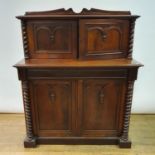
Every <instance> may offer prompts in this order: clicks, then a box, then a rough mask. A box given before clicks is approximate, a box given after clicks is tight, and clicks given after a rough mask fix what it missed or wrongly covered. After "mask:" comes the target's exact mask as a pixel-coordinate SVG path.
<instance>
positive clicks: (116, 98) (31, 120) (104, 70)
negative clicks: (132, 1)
mask: <svg viewBox="0 0 155 155" xmlns="http://www.w3.org/2000/svg"><path fill="white" fill-rule="evenodd" d="M138 17H139V16H137V15H131V13H130V12H129V11H104V10H99V9H90V10H88V9H83V10H82V11H81V12H80V13H75V12H74V11H73V10H72V9H67V10H65V9H58V10H52V11H42V12H26V13H25V15H24V16H17V18H18V19H20V20H21V25H22V26H21V27H22V36H23V46H24V56H25V58H24V59H23V60H21V61H20V62H19V63H17V64H16V65H15V67H16V68H17V70H18V77H19V80H21V83H22V92H23V103H24V111H25V120H26V133H27V136H26V139H25V141H24V146H25V147H35V146H36V145H37V144H118V145H119V146H120V147H121V148H130V147H131V141H130V140H129V139H128V130H129V120H130V112H131V104H132V94H133V85H134V81H135V80H136V79H137V71H138V68H139V67H140V66H142V64H141V63H139V62H137V61H135V60H134V59H133V58H132V52H133V37H134V25H135V21H136V19H137V18H138Z"/></svg>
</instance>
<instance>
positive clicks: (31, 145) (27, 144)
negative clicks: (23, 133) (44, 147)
mask: <svg viewBox="0 0 155 155" xmlns="http://www.w3.org/2000/svg"><path fill="white" fill-rule="evenodd" d="M24 147H25V148H34V147H36V139H35V138H32V139H29V138H27V137H26V138H25V140H24Z"/></svg>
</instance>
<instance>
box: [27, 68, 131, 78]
mask: <svg viewBox="0 0 155 155" xmlns="http://www.w3.org/2000/svg"><path fill="white" fill-rule="evenodd" d="M127 72H128V71H127V69H99V68H97V69H78V68H76V69H71V68H66V69H65V68H64V69H28V71H27V75H28V79H52V78H56V79H58V78H61V79H62V78H75V79H78V78H122V79H125V78H127Z"/></svg>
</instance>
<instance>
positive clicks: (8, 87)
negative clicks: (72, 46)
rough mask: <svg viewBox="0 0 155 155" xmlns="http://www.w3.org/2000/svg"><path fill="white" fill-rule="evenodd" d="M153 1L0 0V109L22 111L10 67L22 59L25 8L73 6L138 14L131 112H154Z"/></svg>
mask: <svg viewBox="0 0 155 155" xmlns="http://www.w3.org/2000/svg"><path fill="white" fill-rule="evenodd" d="M154 6H155V1H153V0H151V1H148V0H137V1H136V0H96V1H95V0H85V1H83V0H31V1H24V0H0V112H23V105H22V95H21V87H20V82H19V81H18V79H17V73H16V69H15V68H13V67H12V65H14V64H15V63H16V62H17V61H19V60H20V59H22V58H23V48H22V38H21V30H20V22H19V21H18V20H17V19H15V16H16V15H22V14H24V12H25V11H35V10H36V11H41V10H52V9H58V8H66V9H68V8H70V7H72V8H73V10H74V11H75V12H79V11H81V9H82V8H84V7H85V8H88V9H89V8H91V7H93V8H98V9H105V10H130V11H131V12H132V13H133V14H138V15H141V18H139V19H138V20H137V23H136V29H135V42H134V55H133V56H134V58H136V59H137V60H139V61H140V62H142V63H144V65H145V67H143V68H140V70H139V75H138V80H137V81H136V83H135V89H134V98H133V107H132V112H133V113H155V69H153V68H154V66H155V8H154Z"/></svg>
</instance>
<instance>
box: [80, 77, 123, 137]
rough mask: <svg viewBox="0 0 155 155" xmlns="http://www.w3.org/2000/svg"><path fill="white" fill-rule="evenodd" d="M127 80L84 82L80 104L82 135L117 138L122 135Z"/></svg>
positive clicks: (82, 83)
mask: <svg viewBox="0 0 155 155" xmlns="http://www.w3.org/2000/svg"><path fill="white" fill-rule="evenodd" d="M125 84H126V82H125V80H119V79H118V80H117V79H116V80H113V79H111V80H110V79H107V80H106V79H103V80H99V79H98V80H91V79H90V80H83V81H82V82H81V88H82V89H81V91H82V94H83V98H82V100H81V102H79V107H80V108H79V109H80V110H79V113H80V114H79V115H80V116H81V118H80V120H79V122H80V129H81V131H80V135H81V136H84V137H85V136H89V137H96V136H100V137H102V136H103V137H106V136H111V137H112V136H117V135H118V134H120V133H121V129H122V121H123V106H124V103H125Z"/></svg>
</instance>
